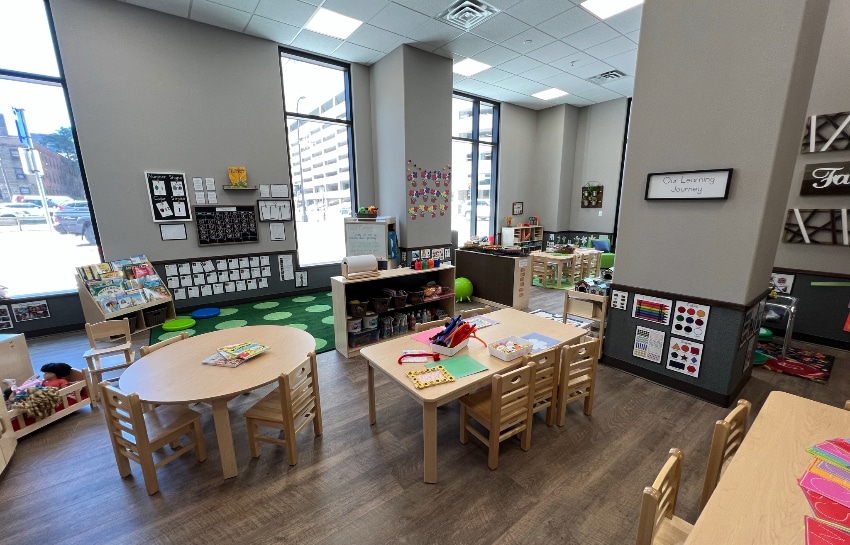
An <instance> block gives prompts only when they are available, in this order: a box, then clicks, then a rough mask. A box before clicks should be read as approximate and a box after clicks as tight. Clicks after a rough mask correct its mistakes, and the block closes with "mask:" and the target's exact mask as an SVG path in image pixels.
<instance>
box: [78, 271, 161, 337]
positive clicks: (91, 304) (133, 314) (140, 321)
mask: <svg viewBox="0 0 850 545" xmlns="http://www.w3.org/2000/svg"><path fill="white" fill-rule="evenodd" d="M77 291H78V292H79V294H80V304H81V305H82V307H83V316H85V317H86V322H88V323H90V324H94V323H97V322H102V321H104V320H120V319H122V318H124V317H127V318H130V321H131V322H132V321H133V318H135V327H132V325H133V324H131V330H132V331H133V332H136V331H144V330H146V329H150V328H152V327H154V326H157V325H160V324H161V323H163V322H165V321H168V320H173V319H174V318H175V317H176V316H177V313H176V312H175V311H174V301H173V300H172V298H171V297H168V298H167V299H157V300H155V301H150V302H148V303H145V304H144V305H137V306H132V307H127V308H122V309H121V310H117V311H115V312H110V313H108V314H107V313H105V312H103V309H102V308H101V307H100V305H98V304H97V301H95V300H94V298H93V297H92V295H91V292H89V290H88V288H87V287H86V285H85V282H83V280H82V279H81V278H80V277H79V275H77ZM159 306H163V307H164V310H165V319H164V320H157V321H156V323H148V322H149V320H148V319H147V318H146V317H145V314H146V313H148V314H149V313H150V312H151V311H152V310H153V308H154V307H159Z"/></svg>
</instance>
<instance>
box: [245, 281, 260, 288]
mask: <svg viewBox="0 0 850 545" xmlns="http://www.w3.org/2000/svg"><path fill="white" fill-rule="evenodd" d="M245 286H246V287H247V288H248V289H249V290H255V289H257V281H256V280H254V279H253V278H252V279H251V280H248V281H247V282H245Z"/></svg>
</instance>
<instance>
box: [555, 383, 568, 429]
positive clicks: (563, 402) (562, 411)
mask: <svg viewBox="0 0 850 545" xmlns="http://www.w3.org/2000/svg"><path fill="white" fill-rule="evenodd" d="M556 412H557V414H558V426H561V427H563V425H564V424H565V423H566V422H567V395H566V391H564V390H563V389H561V388H559V389H558V409H557V411H556Z"/></svg>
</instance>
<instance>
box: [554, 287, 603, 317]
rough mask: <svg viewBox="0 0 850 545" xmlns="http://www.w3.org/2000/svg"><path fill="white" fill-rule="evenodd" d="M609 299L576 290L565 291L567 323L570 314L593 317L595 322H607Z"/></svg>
mask: <svg viewBox="0 0 850 545" xmlns="http://www.w3.org/2000/svg"><path fill="white" fill-rule="evenodd" d="M607 302H608V297H606V296H604V295H594V294H592V293H585V292H582V291H576V290H565V291H564V318H563V321H564V323H566V321H567V315H568V314H575V315H576V316H584V317H593V319H595V320H601V321H604V320H605V314H606V311H607V308H606V307H607V306H608V305H607Z"/></svg>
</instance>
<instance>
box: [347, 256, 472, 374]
mask: <svg viewBox="0 0 850 545" xmlns="http://www.w3.org/2000/svg"><path fill="white" fill-rule="evenodd" d="M432 281H433V282H436V284H437V285H439V286H444V287H448V288H450V290H451V292H450V293H447V294H442V295H439V296H434V297H430V298H427V297H426V298H425V299H424V300H423V302H421V303H416V304H411V303H410V302H409V298H408V304H407V305H405V306H403V307H401V308H393V305H392V304H390V307H389V309H388V310H387V311H386V312H381V313H378V319H379V326H380V319H381V318H382V317H388V316H393V315H399V314H408V313H411V312H414V313H415V312H418V311H420V310H423V309H426V308H440V309H442V310H443V311H445V312H446V314H448V315H450V316H451V315H454V312H455V296H454V286H455V268H454V267H453V266H452V265H443V266H441V267H439V268H436V269H427V270H422V271H417V270H414V269H390V270H388V271H381V272H380V274H379V275H378V276H372V277H366V278H345V277H343V276H333V277H331V295H332V301H333V314H334V342H335V343H336V349H337V351H339V353H340V354H342V355H343V356H345V357H346V358H350V357H352V356H354V355H356V354H359V353H360V349H361V348H362V347H363V346H366V345H369V344H374V343H377V342H381V341H383V340H386V338H381V337H380V335H379V332H378V330H373V331H362V332H360V333H352V334H350V333H349V332H348V320H347V319H346V317H347V316H348V314H349V313H348V303H349V301H354V300H356V301H362V302H365V301H369V300H370V299H371V298H373V297H382V296H384V295H385V294H384V293H383V291H382V290H383V289H384V288H388V289H393V290H404V291H406V292H408V293H410V292H412V291H421V290H422V286H425V285H426V284H427V283H428V282H432ZM379 329H380V327H379ZM409 333H412V332H411V331H408V330H407V329H406V328H405V329H404V330H402V331H398V332H397V334H409ZM352 335H353V337H352ZM353 345H354V346H353Z"/></svg>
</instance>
